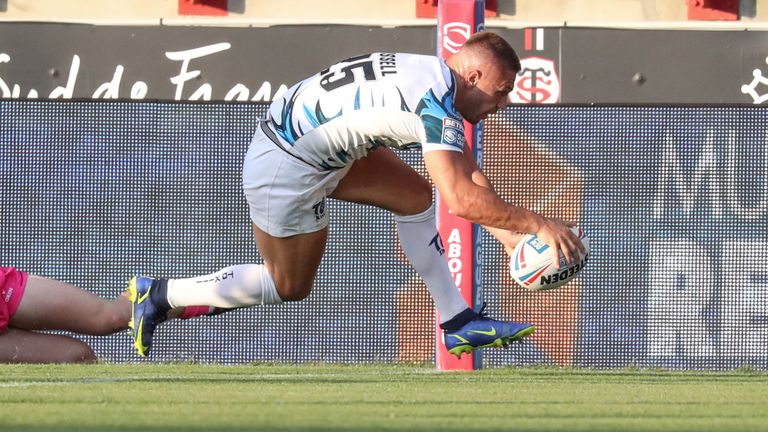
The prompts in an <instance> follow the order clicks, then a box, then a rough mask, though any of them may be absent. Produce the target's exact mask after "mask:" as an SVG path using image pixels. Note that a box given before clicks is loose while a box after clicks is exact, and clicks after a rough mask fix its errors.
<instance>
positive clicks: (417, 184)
mask: <svg viewBox="0 0 768 432" xmlns="http://www.w3.org/2000/svg"><path fill="white" fill-rule="evenodd" d="M331 197H333V198H337V199H342V200H346V201H351V202H357V203H363V204H371V205H375V206H378V207H381V208H384V209H387V210H390V211H392V212H394V213H395V214H396V216H395V221H396V222H397V231H398V236H399V238H400V243H401V245H402V247H403V251H404V252H405V254H406V256H407V257H408V259H409V261H410V262H411V264H412V265H413V267H414V269H415V270H416V272H417V273H419V275H420V276H421V277H422V278H423V279H424V282H425V284H426V285H427V288H428V289H429V292H430V295H431V296H432V299H433V300H434V302H435V307H436V308H437V310H438V311H439V312H440V317H441V324H440V325H441V327H442V328H443V329H444V330H445V342H446V347H447V348H448V350H449V352H451V353H452V354H454V355H457V356H461V354H462V353H464V352H471V351H472V350H474V349H477V348H483V347H489V346H502V345H505V344H507V343H509V342H511V341H514V340H518V339H521V338H523V337H525V336H527V335H529V334H531V333H532V332H533V331H534V327H533V326H531V325H530V324H526V323H515V322H504V321H497V320H492V319H489V318H487V317H485V316H483V315H482V313H481V314H479V315H478V314H477V313H475V312H474V311H473V310H472V309H469V308H468V307H467V304H466V302H465V301H464V299H463V297H462V296H461V294H460V293H459V290H458V288H457V287H456V285H455V283H454V281H453V278H452V276H451V272H450V270H449V268H448V263H447V260H446V259H445V258H444V257H443V254H444V250H443V248H442V242H441V241H440V237H439V235H438V233H437V227H436V224H435V216H434V209H433V207H432V188H431V186H430V185H429V183H428V182H427V181H426V179H424V178H423V177H421V176H420V175H419V174H418V173H416V172H415V171H414V170H413V169H412V168H410V167H409V166H408V165H407V164H405V163H404V162H403V161H402V160H400V158H398V157H397V155H395V154H394V152H392V151H391V150H389V149H377V150H375V151H373V152H371V153H370V154H369V155H368V156H367V157H365V158H363V159H361V160H359V161H356V162H355V163H354V164H353V166H352V169H351V170H350V172H349V173H348V174H347V175H346V176H345V177H344V179H343V180H342V181H341V182H340V183H339V185H338V187H337V188H336V190H335V191H334V192H333V194H331Z"/></svg>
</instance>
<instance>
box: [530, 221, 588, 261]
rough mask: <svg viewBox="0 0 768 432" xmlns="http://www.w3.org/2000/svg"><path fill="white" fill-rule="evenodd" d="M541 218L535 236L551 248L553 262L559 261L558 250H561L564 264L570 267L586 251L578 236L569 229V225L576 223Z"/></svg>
mask: <svg viewBox="0 0 768 432" xmlns="http://www.w3.org/2000/svg"><path fill="white" fill-rule="evenodd" d="M543 219H544V221H543V222H542V224H541V227H540V228H539V230H538V231H537V232H536V236H537V237H538V238H539V239H540V240H541V241H543V242H544V243H546V244H548V245H549V247H551V248H552V253H553V257H552V258H553V259H554V262H560V252H561V251H562V253H563V256H564V257H565V261H566V264H567V266H568V267H570V266H571V265H573V263H575V262H577V261H578V258H579V256H581V255H584V254H585V253H586V252H587V250H586V248H585V247H584V245H583V244H582V243H581V240H580V239H579V237H578V236H576V234H574V233H573V232H572V231H571V230H570V227H573V226H576V224H574V223H572V222H566V221H562V220H560V219H553V218H543Z"/></svg>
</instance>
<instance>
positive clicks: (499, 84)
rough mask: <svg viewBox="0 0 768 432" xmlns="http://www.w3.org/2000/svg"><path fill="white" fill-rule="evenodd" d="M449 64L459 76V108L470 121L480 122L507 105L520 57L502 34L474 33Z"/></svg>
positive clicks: (457, 93)
mask: <svg viewBox="0 0 768 432" xmlns="http://www.w3.org/2000/svg"><path fill="white" fill-rule="evenodd" d="M447 63H448V66H449V67H450V68H451V69H452V70H453V71H454V72H456V74H457V75H458V80H457V86H458V88H457V91H456V99H455V106H456V110H457V111H459V113H460V114H461V115H462V116H463V117H464V118H465V119H466V120H467V121H469V122H470V123H477V122H479V121H480V120H483V119H484V118H486V117H488V116H489V115H491V114H493V113H495V112H496V111H498V110H500V109H503V108H504V107H506V106H507V104H508V103H509V93H510V92H511V91H512V89H513V88H514V86H515V77H516V76H517V73H518V72H520V59H519V58H518V57H517V53H515V50H514V49H513V48H512V47H511V46H510V45H509V44H508V43H507V41H505V40H504V39H502V38H501V37H500V36H499V35H497V34H495V33H491V32H480V33H475V34H474V35H472V36H471V37H470V38H469V39H467V41H466V42H465V43H464V46H463V47H462V48H461V49H460V50H459V52H457V53H456V54H454V55H453V56H452V57H450V58H449V59H448V61H447Z"/></svg>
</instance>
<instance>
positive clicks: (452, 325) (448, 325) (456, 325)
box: [440, 308, 477, 333]
mask: <svg viewBox="0 0 768 432" xmlns="http://www.w3.org/2000/svg"><path fill="white" fill-rule="evenodd" d="M475 318H477V312H475V311H473V310H472V309H470V308H466V309H464V310H463V311H461V312H459V313H458V314H457V315H456V316H455V317H453V318H451V319H449V320H448V321H446V322H444V323H442V324H440V328H442V329H443V330H445V331H447V332H448V333H453V332H455V331H457V330H459V329H460V328H462V327H464V325H465V324H467V323H468V322H470V321H472V320H474V319H475Z"/></svg>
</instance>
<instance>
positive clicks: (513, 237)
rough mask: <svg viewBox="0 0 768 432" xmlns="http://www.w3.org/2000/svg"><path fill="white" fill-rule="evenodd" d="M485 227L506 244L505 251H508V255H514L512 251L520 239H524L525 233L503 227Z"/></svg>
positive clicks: (500, 241) (502, 243)
mask: <svg viewBox="0 0 768 432" xmlns="http://www.w3.org/2000/svg"><path fill="white" fill-rule="evenodd" d="M483 228H485V229H486V231H488V232H489V233H491V235H493V236H494V237H496V240H498V241H499V243H501V245H502V246H504V251H506V252H507V255H509V256H512V252H514V250H515V246H517V244H518V243H519V242H520V240H522V239H523V236H525V234H523V233H519V232H517V231H510V230H505V229H501V228H493V227H487V226H484V227H483Z"/></svg>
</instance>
